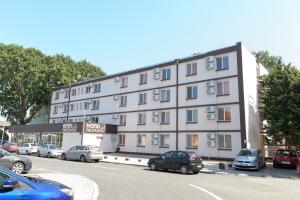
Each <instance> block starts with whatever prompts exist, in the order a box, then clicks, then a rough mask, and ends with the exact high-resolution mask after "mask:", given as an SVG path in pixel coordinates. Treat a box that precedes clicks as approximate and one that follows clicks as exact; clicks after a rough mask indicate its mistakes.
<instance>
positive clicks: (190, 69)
mask: <svg viewBox="0 0 300 200" xmlns="http://www.w3.org/2000/svg"><path fill="white" fill-rule="evenodd" d="M196 74H197V63H191V64H187V65H186V75H187V76H192V75H196Z"/></svg>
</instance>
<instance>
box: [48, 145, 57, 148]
mask: <svg viewBox="0 0 300 200" xmlns="http://www.w3.org/2000/svg"><path fill="white" fill-rule="evenodd" d="M49 149H57V146H56V145H54V144H50V145H49Z"/></svg>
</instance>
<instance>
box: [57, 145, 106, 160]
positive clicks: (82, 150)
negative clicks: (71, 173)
mask: <svg viewBox="0 0 300 200" xmlns="http://www.w3.org/2000/svg"><path fill="white" fill-rule="evenodd" d="M102 157H103V152H102V151H101V150H100V148H99V147H98V146H93V145H83V146H74V147H72V148H70V149H69V150H67V151H64V152H63V153H62V154H61V159H62V160H80V161H81V162H85V161H96V162H99V160H100V159H102Z"/></svg>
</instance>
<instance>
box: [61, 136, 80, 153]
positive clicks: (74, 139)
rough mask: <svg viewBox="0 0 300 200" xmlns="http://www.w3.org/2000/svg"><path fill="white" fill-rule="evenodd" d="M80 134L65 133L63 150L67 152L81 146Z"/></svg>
mask: <svg viewBox="0 0 300 200" xmlns="http://www.w3.org/2000/svg"><path fill="white" fill-rule="evenodd" d="M81 137H82V135H81V134H80V133H63V140H62V150H64V151H66V150H68V149H69V148H71V147H73V146H76V145H80V144H81Z"/></svg>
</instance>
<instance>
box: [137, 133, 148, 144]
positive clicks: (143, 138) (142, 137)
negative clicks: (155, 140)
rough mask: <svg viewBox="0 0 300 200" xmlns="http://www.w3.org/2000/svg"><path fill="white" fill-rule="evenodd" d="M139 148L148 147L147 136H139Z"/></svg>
mask: <svg viewBox="0 0 300 200" xmlns="http://www.w3.org/2000/svg"><path fill="white" fill-rule="evenodd" d="M137 146H146V135H137Z"/></svg>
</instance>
